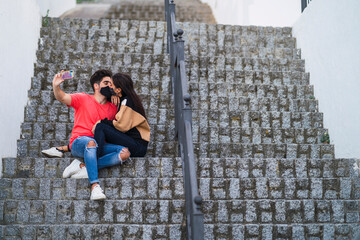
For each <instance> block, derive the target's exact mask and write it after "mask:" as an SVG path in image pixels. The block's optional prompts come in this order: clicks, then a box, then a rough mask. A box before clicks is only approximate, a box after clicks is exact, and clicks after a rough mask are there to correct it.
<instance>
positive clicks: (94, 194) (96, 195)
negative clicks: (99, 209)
mask: <svg viewBox="0 0 360 240" xmlns="http://www.w3.org/2000/svg"><path fill="white" fill-rule="evenodd" d="M104 199H106V196H105V194H104V191H103V190H102V189H101V187H100V185H96V186H95V187H94V188H93V190H91V196H90V200H104Z"/></svg>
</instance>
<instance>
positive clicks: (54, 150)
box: [41, 147, 64, 158]
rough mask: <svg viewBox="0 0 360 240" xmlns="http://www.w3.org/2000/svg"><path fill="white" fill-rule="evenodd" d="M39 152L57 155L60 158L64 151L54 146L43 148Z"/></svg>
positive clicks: (49, 155) (46, 154)
mask: <svg viewBox="0 0 360 240" xmlns="http://www.w3.org/2000/svg"><path fill="white" fill-rule="evenodd" d="M41 152H42V153H43V154H44V155H45V156H47V157H59V158H62V157H63V156H64V152H62V151H60V150H59V149H57V148H56V147H52V148H49V149H45V150H42V151H41Z"/></svg>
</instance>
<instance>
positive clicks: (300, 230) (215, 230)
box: [0, 214, 360, 240]
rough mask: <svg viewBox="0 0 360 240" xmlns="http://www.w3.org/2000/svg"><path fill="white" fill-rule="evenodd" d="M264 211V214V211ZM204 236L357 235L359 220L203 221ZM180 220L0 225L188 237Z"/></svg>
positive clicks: (26, 234)
mask: <svg viewBox="0 0 360 240" xmlns="http://www.w3.org/2000/svg"><path fill="white" fill-rule="evenodd" d="M264 215H265V214H264ZM204 228H205V231H204V233H205V237H204V238H205V239H256V240H258V239H259V240H260V239H266V240H269V239H354V240H355V239H357V238H358V237H359V235H360V230H359V224H358V223H355V224H348V223H336V224H328V223H311V224H303V223H295V224H271V223H270V224H256V223H251V224H236V223H233V224H221V223H218V224H204ZM185 231H186V230H185V226H184V225H181V224H156V225H153V224H150V225H145V224H144V225H139V224H109V223H102V224H80V223H78V224H65V223H62V224H54V225H53V224H49V223H48V224H33V225H23V224H12V225H5V226H0V237H3V238H4V239H25V238H27V239H38V238H42V239H58V240H62V239H97V238H104V239H144V240H153V239H170V240H175V239H176V240H180V239H185V238H186V233H185Z"/></svg>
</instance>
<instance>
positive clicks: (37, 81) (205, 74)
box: [32, 62, 309, 94]
mask: <svg viewBox="0 0 360 240" xmlns="http://www.w3.org/2000/svg"><path fill="white" fill-rule="evenodd" d="M101 68H103V69H110V70H112V71H113V72H114V73H117V72H123V73H128V74H130V76H131V77H132V79H133V81H134V84H135V89H136V90H137V91H138V93H139V94H148V93H150V91H152V94H154V93H156V92H154V91H160V93H163V94H169V93H170V75H169V71H170V69H169V68H167V67H165V68H163V67H159V66H156V67H154V68H146V69H145V68H137V67H132V66H129V67H114V66H109V65H103V66H102V67H101ZM61 69H72V70H74V71H75V77H74V79H71V80H68V81H66V82H64V83H63V88H64V90H66V91H84V92H89V91H92V88H91V86H90V81H89V79H90V77H91V75H92V74H93V73H94V72H95V71H97V70H99V69H100V67H92V66H91V67H89V66H81V67H80V66H79V65H69V64H56V65H55V64H44V63H40V62H38V63H37V64H36V65H35V71H34V77H33V79H32V89H33V90H37V89H41V90H52V79H53V77H54V75H55V74H56V73H58V72H59V71H60V70H61ZM187 78H188V81H189V89H190V90H191V91H192V90H197V91H200V90H202V91H203V92H202V94H206V93H207V92H206V91H209V89H210V90H213V88H214V87H216V85H218V86H219V87H222V89H218V90H217V91H219V93H223V92H221V91H225V90H226V91H229V92H231V88H230V86H233V85H237V84H249V85H256V86H254V87H257V86H258V85H262V84H265V85H273V86H275V87H277V86H289V88H291V87H292V86H307V85H309V74H308V73H302V72H297V71H295V72H268V71H238V70H236V71H234V70H231V69H230V70H216V71H215V70H214V69H211V68H204V69H199V68H198V67H197V66H191V68H188V69H187ZM224 84H225V86H224ZM234 89H238V88H236V87H235V88H234Z"/></svg>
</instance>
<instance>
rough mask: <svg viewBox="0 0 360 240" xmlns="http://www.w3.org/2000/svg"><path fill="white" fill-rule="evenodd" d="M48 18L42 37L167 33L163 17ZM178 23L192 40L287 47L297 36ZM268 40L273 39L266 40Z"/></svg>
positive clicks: (253, 28)
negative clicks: (138, 18) (152, 18)
mask: <svg viewBox="0 0 360 240" xmlns="http://www.w3.org/2000/svg"><path fill="white" fill-rule="evenodd" d="M48 22H49V24H48V27H42V28H41V35H40V37H50V38H58V39H64V40H66V39H72V38H73V37H74V34H71V32H73V33H77V32H78V34H79V35H78V36H79V37H82V38H80V39H81V40H84V39H87V38H85V37H89V36H90V38H91V37H92V36H93V35H91V34H90V35H89V34H86V33H89V32H90V33H93V32H98V33H99V36H104V37H105V36H106V37H108V38H107V40H111V38H109V36H112V35H113V32H114V34H118V36H121V37H126V36H128V37H129V36H134V37H133V38H135V37H136V36H138V37H140V38H146V37H148V36H151V35H153V36H156V38H162V37H163V36H164V35H165V33H166V23H165V22H163V21H139V20H120V19H85V18H64V19H60V18H48ZM176 24H177V27H178V28H182V29H183V30H184V35H183V38H184V40H185V41H188V42H190V41H201V42H207V43H211V42H218V43H219V45H222V44H224V43H225V42H231V43H233V44H249V45H251V44H252V46H254V43H257V41H259V43H260V42H262V44H259V47H268V46H269V47H273V46H274V45H275V44H277V43H278V42H279V45H280V46H283V47H284V46H285V45H286V44H290V46H291V47H295V45H296V40H295V38H293V37H292V28H290V27H270V26H268V27H261V26H233V25H222V24H206V23H190V22H185V23H182V22H177V23H176ZM60 32H61V33H60ZM104 32H105V33H106V34H105V33H104ZM81 33H83V35H81ZM99 39H100V37H99ZM258 39H259V40H258ZM267 41H269V43H268V44H265V43H267ZM280 42H281V44H283V45H281V44H280ZM255 46H256V45H255Z"/></svg>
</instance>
